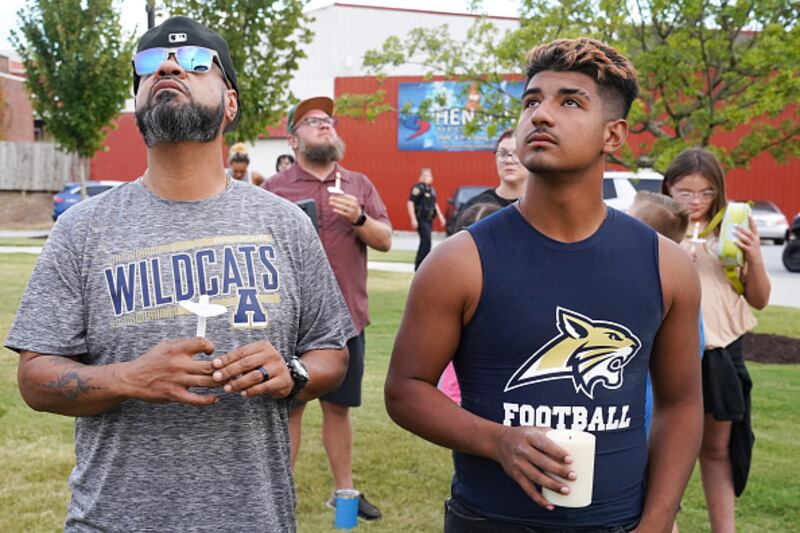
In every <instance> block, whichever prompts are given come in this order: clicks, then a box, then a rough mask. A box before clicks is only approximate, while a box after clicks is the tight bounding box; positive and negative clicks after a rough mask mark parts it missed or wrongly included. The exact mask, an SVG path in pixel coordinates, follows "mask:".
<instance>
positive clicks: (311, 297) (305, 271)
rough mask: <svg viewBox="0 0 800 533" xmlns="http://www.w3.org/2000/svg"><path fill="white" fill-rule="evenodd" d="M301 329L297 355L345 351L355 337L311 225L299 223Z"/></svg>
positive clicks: (328, 265) (351, 323)
mask: <svg viewBox="0 0 800 533" xmlns="http://www.w3.org/2000/svg"><path fill="white" fill-rule="evenodd" d="M300 231H301V241H300V242H302V243H304V244H303V252H302V262H301V266H300V268H301V269H302V271H301V274H300V276H299V279H300V293H301V294H300V298H301V307H300V326H299V331H298V335H297V355H301V354H304V353H306V352H308V351H310V350H321V349H331V348H335V349H339V348H344V346H345V345H346V344H347V340H348V339H350V338H351V337H354V336H355V335H356V329H355V327H354V326H353V320H352V318H351V317H350V311H349V310H348V309H347V305H346V304H345V302H344V297H342V291H341V290H339V284H338V283H337V282H336V278H335V277H334V275H333V270H332V269H331V266H330V263H328V258H327V257H326V256H325V251H324V249H323V248H322V243H321V242H320V240H319V237H318V236H317V232H316V231H315V230H314V228H313V226H312V225H311V222H310V221H308V222H307V223H304V224H302V226H301V228H300Z"/></svg>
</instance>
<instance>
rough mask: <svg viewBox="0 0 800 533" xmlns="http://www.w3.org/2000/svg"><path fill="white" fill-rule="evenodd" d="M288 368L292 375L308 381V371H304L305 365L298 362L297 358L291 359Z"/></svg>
mask: <svg viewBox="0 0 800 533" xmlns="http://www.w3.org/2000/svg"><path fill="white" fill-rule="evenodd" d="M289 368H291V370H292V373H293V374H295V375H296V376H297V377H299V378H300V379H303V380H306V381H308V370H306V367H305V365H304V364H303V362H302V361H300V359H299V358H297V357H292V358H291V359H290V360H289Z"/></svg>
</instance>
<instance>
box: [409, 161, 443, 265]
mask: <svg viewBox="0 0 800 533" xmlns="http://www.w3.org/2000/svg"><path fill="white" fill-rule="evenodd" d="M432 183H433V174H432V173H431V169H429V168H423V169H420V172H419V181H418V182H417V183H415V184H414V186H413V187H411V196H410V197H409V198H408V218H409V219H410V220H411V227H412V228H414V229H415V230H417V233H418V234H419V249H417V258H416V259H415V260H414V270H415V271H416V270H417V269H418V268H419V265H420V263H422V260H423V259H425V256H426V255H428V253H429V252H430V251H431V231H432V229H433V217H434V216H436V217H438V218H439V223H440V224H441V225H442V227H444V225H445V220H444V215H442V210H441V209H439V205H438V204H437V203H436V190H435V189H434V188H433V186H432V185H431V184H432Z"/></svg>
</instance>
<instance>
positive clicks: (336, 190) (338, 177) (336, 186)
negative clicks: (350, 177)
mask: <svg viewBox="0 0 800 533" xmlns="http://www.w3.org/2000/svg"><path fill="white" fill-rule="evenodd" d="M341 184H342V175H341V174H340V173H339V171H338V170H337V171H336V182H335V184H334V186H333V187H328V192H329V193H331V194H344V191H343V190H342V188H341Z"/></svg>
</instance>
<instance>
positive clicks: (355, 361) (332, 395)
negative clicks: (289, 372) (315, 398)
mask: <svg viewBox="0 0 800 533" xmlns="http://www.w3.org/2000/svg"><path fill="white" fill-rule="evenodd" d="M364 349H365V347H364V332H363V331H362V332H361V333H360V334H358V335H356V336H355V337H353V338H351V339H350V340H348V341H347V351H348V352H350V358H349V362H348V365H347V374H345V376H344V381H343V382H342V384H341V385H339V388H338V389H336V390H335V391H333V392H329V393H328V394H326V395H325V396H320V398H319V399H320V400H321V401H323V402H331V403H335V404H336V405H341V406H344V407H358V406H359V405H361V381H362V378H363V377H364Z"/></svg>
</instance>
